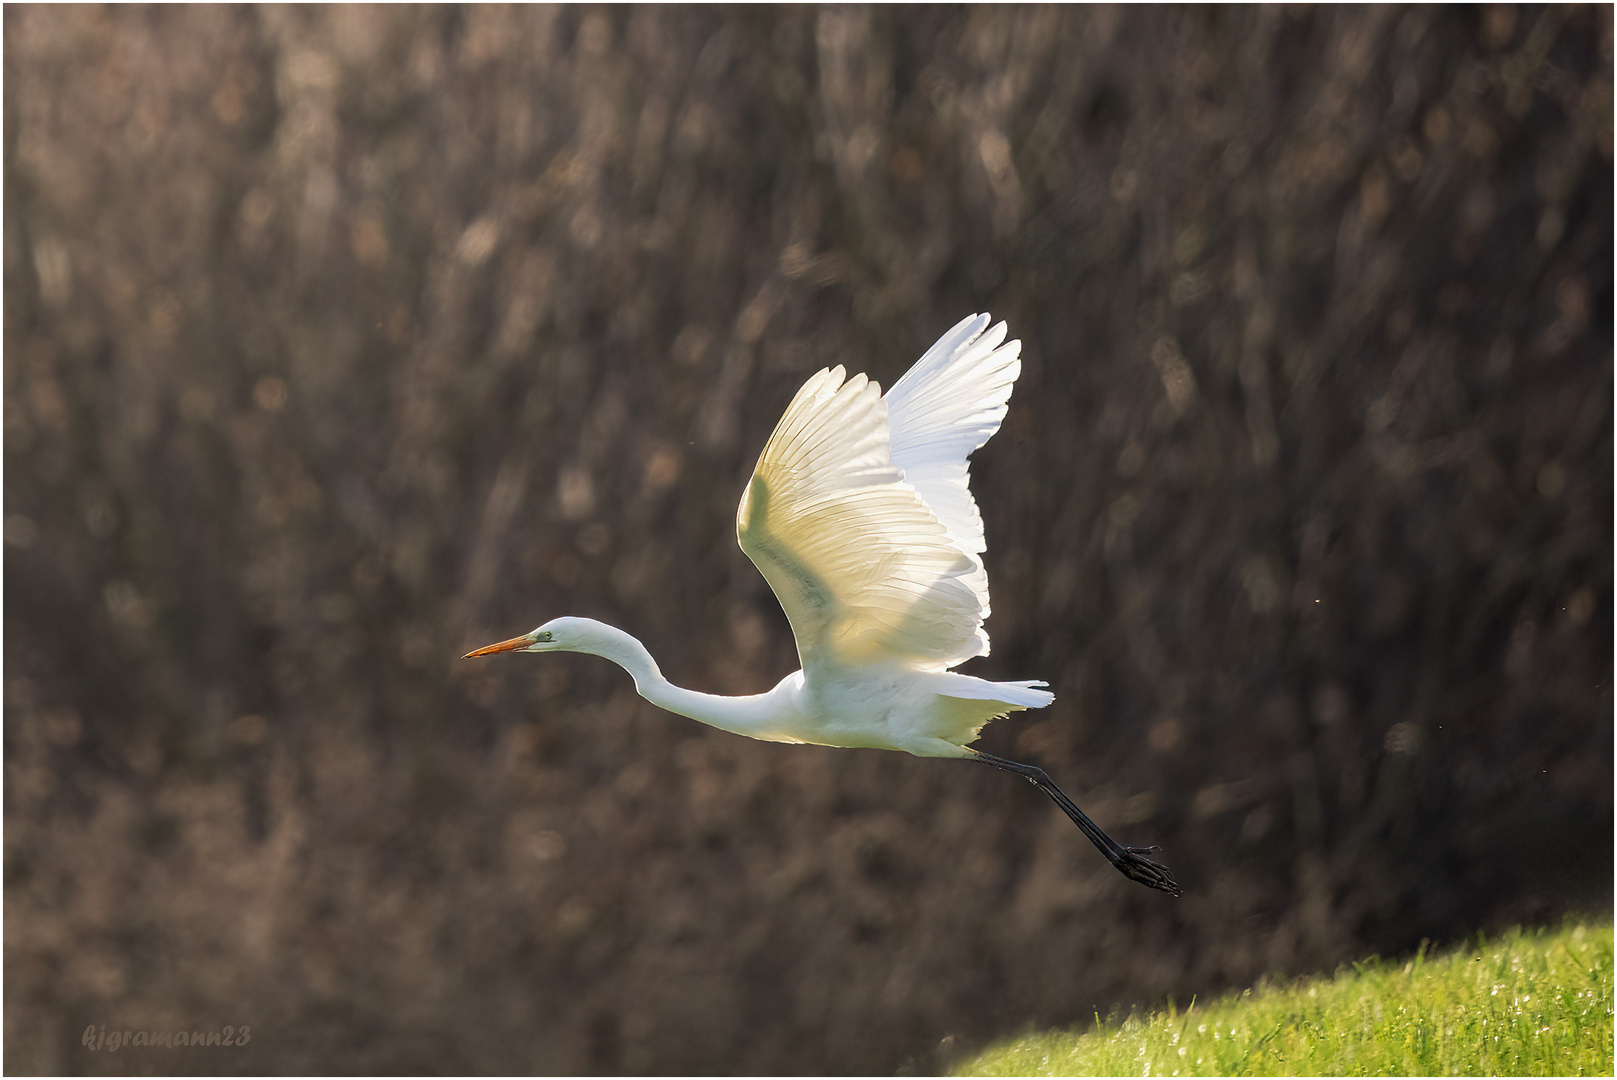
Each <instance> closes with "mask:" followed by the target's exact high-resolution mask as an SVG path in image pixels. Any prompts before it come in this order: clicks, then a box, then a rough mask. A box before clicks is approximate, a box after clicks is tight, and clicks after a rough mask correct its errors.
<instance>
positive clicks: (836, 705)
mask: <svg viewBox="0 0 1617 1080" xmlns="http://www.w3.org/2000/svg"><path fill="white" fill-rule="evenodd" d="M1002 343H1003V344H1002ZM1020 350H1021V342H1020V341H1014V340H1013V341H1009V342H1007V341H1005V324H1004V323H998V324H996V325H995V326H994V327H993V328H992V329H988V316H987V315H972V316H970V317H969V318H966V319H963V320H961V321H960V322H959V323H958V324H956V325H955V327H954V328H953V329H952V330H950V331H949V332H948V333H946V334H944V335H943V337H941V338H939V339H938V342H937V344H935V345H933V346H932V347H931V348H930V349H928V350H927V351H926V354H925V355H924V356H922V357H921V359H920V360H919V361H917V362H916V364H915V366H914V367H912V368H910V370H909V372H908V373H907V374H906V375H904V377H903V378H901V379H899V380H898V382H897V383H896V384H895V385H894V386H893V388H892V389H891V390H889V391H888V392H887V395H886V396H885V397H883V396H882V393H881V388H880V387H879V386H878V385H877V384H876V383H874V382H871V381H870V380H869V379H868V378H866V377H865V376H864V375H855V376H853V377H852V378H847V377H846V376H845V373H844V371H843V369H842V367H841V366H840V365H838V366H837V367H834V368H831V369H829V370H821V371H820V372H819V373H818V374H816V375H815V376H814V377H812V378H811V379H809V380H808V382H806V383H804V384H803V388H802V389H801V390H799V391H798V392H797V396H796V397H794V398H792V402H791V404H790V405H788V406H787V407H786V414H785V415H784V416H782V417H781V420H780V423H779V424H778V425H776V427H775V433H774V434H773V435H771V436H770V438H769V442H768V443H767V444H766V445H765V446H764V451H763V454H762V455H760V456H759V458H758V466H757V468H756V469H755V470H754V471H753V474H752V480H751V481H750V482H749V483H748V484H747V490H746V492H745V493H744V494H743V495H742V496H741V506H740V509H739V510H737V512H736V536H737V538H738V539H739V540H740V542H741V550H742V551H744V552H746V553H747V557H748V558H749V559H751V560H752V561H753V563H754V564H755V565H756V566H757V567H758V569H759V570H760V571H761V572H762V573H763V575H764V578H765V580H767V581H768V582H769V585H770V588H772V589H774V590H775V596H776V597H777V598H779V600H780V605H781V607H782V608H784V609H785V610H786V617H787V619H788V620H789V621H790V622H791V626H792V634H793V636H794V637H795V638H796V639H797V655H798V659H799V660H800V661H801V662H802V665H803V667H802V670H800V671H794V672H793V673H792V674H790V675H788V676H786V677H785V678H784V679H782V680H781V681H780V682H779V683H778V684H777V685H776V686H775V688H774V689H773V690H770V691H769V692H768V693H764V694H752V695H749V696H745V697H724V696H721V695H717V694H704V693H700V692H698V691H695V690H686V689H683V688H682V687H678V686H675V685H674V684H673V683H671V682H669V681H668V680H667V679H665V678H663V675H662V672H661V671H659V670H658V669H657V663H656V661H655V660H653V659H652V658H651V653H649V652H648V651H647V650H646V647H645V646H644V645H642V644H640V642H639V641H638V640H636V639H635V638H633V637H631V636H630V635H629V634H626V633H624V632H623V631H622V630H619V629H617V628H616V627H613V626H608V625H606V624H605V623H600V622H596V621H595V620H593V619H581V618H576V617H572V616H566V617H563V618H559V619H553V620H551V621H550V622H547V623H545V624H544V625H543V626H540V627H538V628H537V629H534V630H532V631H530V632H528V633H526V634H524V635H522V636H521V637H516V638H512V639H510V640H509V641H501V642H499V643H497V644H494V645H489V646H486V647H484V648H481V649H478V650H476V651H474V652H470V653H467V654H466V656H467V657H473V656H487V655H489V654H491V653H503V652H533V653H539V652H582V653H593V654H595V655H596V656H604V657H605V658H606V659H608V660H611V661H612V662H613V663H615V664H617V665H618V666H620V667H622V668H623V669H624V670H625V671H627V672H628V673H629V674H630V675H632V676H633V677H634V682H635V689H636V690H638V691H639V692H640V696H641V697H644V698H645V699H646V700H647V701H650V702H651V703H652V704H654V705H657V706H660V707H661V708H664V709H667V710H669V711H670V712H675V713H679V714H680V715H682V716H688V717H690V718H691V719H692V720H699V721H701V722H702V723H704V724H709V725H711V726H713V727H716V728H720V729H722V730H724V731H731V732H734V733H736V734H737V735H746V736H749V737H751V738H754V739H764V740H767V741H770V742H784V743H812V744H815V745H818V746H842V747H869V748H875V749H881V750H902V751H905V752H906V753H910V754H914V755H916V756H917V757H942V758H966V759H968V760H972V761H980V762H983V763H984V764H987V765H992V766H994V767H995V768H999V769H1005V770H1008V771H1010V772H1014V773H1017V774H1018V775H1020V776H1023V777H1025V778H1026V779H1028V780H1029V781H1031V782H1032V783H1033V784H1035V785H1036V786H1038V788H1039V789H1040V790H1041V791H1043V792H1044V793H1045V794H1046V795H1048V796H1049V797H1050V798H1051V799H1052V800H1054V801H1055V803H1056V805H1057V806H1059V807H1061V809H1062V810H1063V811H1065V812H1066V815H1067V816H1068V817H1069V818H1071V819H1072V820H1073V822H1074V823H1075V824H1076V825H1077V826H1078V828H1080V829H1081V830H1083V833H1084V835H1085V836H1087V837H1089V839H1090V840H1091V841H1092V842H1093V843H1094V845H1095V846H1096V847H1097V848H1099V849H1100V851H1101V854H1103V855H1105V856H1106V858H1107V860H1108V861H1110V862H1111V864H1112V865H1113V866H1114V867H1116V868H1117V869H1118V870H1120V871H1122V873H1123V874H1125V875H1126V876H1128V877H1130V878H1132V879H1134V880H1135V881H1138V882H1140V883H1141V884H1143V885H1148V886H1150V887H1151V888H1153V889H1160V890H1162V891H1163V892H1166V893H1171V894H1173V895H1175V896H1177V895H1179V886H1178V884H1177V883H1176V882H1175V881H1174V878H1173V874H1171V873H1170V872H1169V871H1168V868H1167V867H1165V866H1163V865H1161V864H1160V863H1157V862H1155V861H1153V860H1152V859H1150V858H1148V855H1149V853H1150V852H1152V851H1155V850H1156V849H1155V848H1150V847H1146V848H1139V847H1124V846H1123V845H1121V844H1118V843H1117V842H1116V841H1114V840H1113V839H1112V838H1111V837H1109V836H1107V835H1106V834H1105V833H1104V832H1102V831H1101V829H1100V827H1099V826H1098V825H1096V824H1095V823H1094V822H1093V821H1091V820H1090V819H1089V818H1088V816H1087V815H1085V814H1084V812H1083V811H1082V810H1080V809H1078V807H1077V806H1075V805H1074V804H1073V802H1072V800H1071V799H1069V798H1067V796H1066V794H1065V793H1063V792H1062V790H1061V789H1060V788H1058V787H1056V785H1055V784H1054V782H1052V781H1051V779H1050V778H1049V777H1048V776H1046V775H1045V773H1044V770H1042V769H1039V768H1037V767H1035V766H1032V765H1023V764H1020V763H1018V762H1014V761H1007V760H1005V759H1004V758H999V757H994V756H992V755H990V754H985V753H983V752H982V751H980V750H973V749H972V748H971V747H970V746H969V745H968V744H970V743H971V742H972V741H974V740H975V739H976V738H977V734H978V732H980V731H981V730H982V729H983V726H984V725H985V724H987V723H988V721H990V720H992V719H995V718H997V717H1002V716H1004V715H1006V714H1007V713H1010V712H1016V711H1020V710H1022V709H1042V708H1043V707H1044V706H1046V705H1048V704H1050V703H1051V702H1052V701H1054V700H1055V695H1053V694H1051V693H1050V692H1049V691H1048V690H1045V689H1042V688H1043V687H1044V686H1045V685H1046V684H1045V683H1042V682H1037V681H1018V682H989V681H988V680H986V679H979V678H977V677H976V676H973V675H963V674H961V673H959V672H956V671H951V670H950V669H951V668H953V667H954V666H955V665H957V664H960V663H961V662H963V661H965V660H968V659H970V658H971V657H973V656H985V655H987V653H988V635H987V633H985V632H984V630H983V620H984V619H985V618H987V617H988V610H989V608H988V574H987V572H986V571H985V570H984V568H983V561H982V554H983V552H984V551H985V550H986V549H987V544H986V542H985V541H984V538H983V520H982V515H981V514H979V513H978V511H977V504H976V502H975V501H973V499H972V497H971V489H970V486H969V484H970V473H969V471H968V460H967V459H968V458H969V457H970V456H971V453H972V452H973V451H974V450H976V449H977V448H978V447H980V446H982V445H983V444H984V443H986V442H987V441H988V439H989V438H990V437H991V436H992V435H993V434H994V432H995V431H997V430H999V425H1000V422H1001V421H1002V420H1003V419H1004V418H1005V410H1006V402H1008V401H1009V400H1010V396H1011V387H1012V386H1013V385H1014V384H1015V383H1016V377H1017V376H1018V375H1019V374H1021V371H1022V361H1021V359H1020V357H1019V353H1020Z"/></svg>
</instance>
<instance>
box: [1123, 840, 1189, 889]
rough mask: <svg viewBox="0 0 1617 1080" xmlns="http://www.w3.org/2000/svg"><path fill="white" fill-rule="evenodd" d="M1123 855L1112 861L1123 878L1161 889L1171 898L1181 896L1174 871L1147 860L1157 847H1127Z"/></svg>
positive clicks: (1154, 861)
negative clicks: (1174, 877)
mask: <svg viewBox="0 0 1617 1080" xmlns="http://www.w3.org/2000/svg"><path fill="white" fill-rule="evenodd" d="M1121 850H1122V852H1123V853H1122V855H1120V856H1119V857H1117V858H1115V859H1113V860H1112V865H1113V866H1115V867H1117V869H1118V870H1119V871H1121V872H1122V874H1123V876H1124V877H1126V878H1129V879H1131V880H1133V881H1138V882H1139V883H1140V884H1141V885H1147V886H1150V887H1151V888H1153V889H1159V890H1161V891H1162V892H1165V893H1167V894H1168V895H1169V896H1178V895H1179V883H1178V882H1177V881H1175V880H1174V879H1173V871H1171V870H1169V869H1168V868H1167V867H1166V866H1163V865H1162V864H1161V863H1159V862H1157V861H1156V860H1154V859H1148V858H1146V856H1147V855H1149V854H1150V853H1151V852H1153V851H1159V850H1161V849H1160V848H1157V847H1154V846H1153V847H1126V848H1122V849H1121Z"/></svg>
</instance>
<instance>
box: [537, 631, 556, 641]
mask: <svg viewBox="0 0 1617 1080" xmlns="http://www.w3.org/2000/svg"><path fill="white" fill-rule="evenodd" d="M537 640H539V641H554V640H555V635H554V634H552V633H551V632H550V631H549V630H546V631H545V632H544V633H542V634H540V635H539V637H538V639H537Z"/></svg>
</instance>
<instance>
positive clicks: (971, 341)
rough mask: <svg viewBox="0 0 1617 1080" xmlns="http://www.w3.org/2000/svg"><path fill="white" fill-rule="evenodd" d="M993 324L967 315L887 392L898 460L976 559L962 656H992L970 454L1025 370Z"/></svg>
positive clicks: (1001, 415) (1015, 347) (1016, 349)
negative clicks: (973, 601)
mask: <svg viewBox="0 0 1617 1080" xmlns="http://www.w3.org/2000/svg"><path fill="white" fill-rule="evenodd" d="M987 327H988V316H987V315H972V316H969V317H968V318H965V319H961V320H960V322H958V323H956V324H955V326H954V328H953V329H952V330H950V331H949V332H948V333H947V334H944V335H943V336H942V337H941V338H939V339H938V342H937V344H935V345H933V346H932V347H931V348H930V349H928V350H927V351H926V353H925V355H923V356H922V357H921V359H919V360H917V361H916V362H915V366H914V367H912V368H910V369H909V371H908V372H906V373H905V374H904V377H903V378H901V379H899V380H898V382H896V383H895V384H893V388H892V389H891V390H889V391H887V426H888V428H889V430H890V433H891V434H890V443H891V449H890V454H891V458H892V462H893V464H894V465H897V466H898V467H899V468H900V469H902V470H903V471H904V479H905V481H906V482H907V483H908V484H910V486H912V487H914V488H915V490H916V491H918V492H920V494H921V497H922V498H923V499H925V500H926V504H927V505H928V506H929V507H931V509H932V512H933V513H934V514H936V515H937V517H938V520H939V521H941V522H942V523H943V527H944V528H945V529H947V530H948V532H949V536H950V538H951V539H952V540H954V542H955V543H956V544H958V545H959V546H960V549H961V550H962V551H963V552H965V553H966V554H967V556H968V557H969V558H970V559H971V561H972V563H973V567H974V569H973V571H972V573H970V574H967V575H966V576H965V577H964V578H963V579H962V580H963V581H964V582H965V583H966V584H967V585H968V586H969V587H970V588H971V590H972V592H973V593H974V594H975V595H976V597H977V603H978V606H979V608H980V612H979V615H978V621H977V626H976V628H975V636H976V639H977V645H978V647H977V648H975V649H973V650H972V651H970V652H968V653H966V654H965V656H963V657H961V659H965V658H966V657H970V656H986V655H988V634H987V633H986V632H985V631H984V630H983V629H982V620H983V619H986V618H988V612H989V606H988V572H987V571H986V570H985V569H984V568H983V562H982V558H981V555H982V553H983V552H984V551H985V550H987V547H988V544H987V541H986V540H985V539H984V537H983V518H982V515H981V514H980V513H978V511H977V503H976V501H975V500H974V499H972V497H971V472H970V468H969V465H968V462H967V459H968V458H969V457H970V456H971V453H972V451H974V450H976V449H977V448H978V447H980V446H982V445H983V444H984V443H986V442H987V441H988V440H989V439H990V438H992V437H993V435H994V432H996V431H998V430H999V425H1000V422H1001V421H1003V420H1004V419H1005V410H1006V407H1007V406H1006V403H1007V402H1009V401H1010V398H1011V388H1012V387H1013V386H1015V385H1016V378H1017V376H1018V375H1020V374H1021V373H1022V360H1021V356H1020V354H1021V350H1022V343H1021V342H1020V341H1016V340H1014V339H1013V340H1011V341H1005V324H1004V323H997V324H995V325H994V327H993V328H992V329H987V332H986V333H985V332H984V330H985V328H987ZM1001 342H1004V344H1001Z"/></svg>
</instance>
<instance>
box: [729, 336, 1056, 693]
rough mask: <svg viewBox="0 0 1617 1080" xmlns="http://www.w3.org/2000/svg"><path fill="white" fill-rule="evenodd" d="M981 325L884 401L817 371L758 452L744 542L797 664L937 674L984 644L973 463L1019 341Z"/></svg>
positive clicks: (872, 389)
mask: <svg viewBox="0 0 1617 1080" xmlns="http://www.w3.org/2000/svg"><path fill="white" fill-rule="evenodd" d="M987 324H988V318H987V316H985V315H974V316H972V317H970V318H968V319H965V320H963V321H961V322H960V323H959V324H958V325H956V326H955V327H954V328H953V329H952V330H950V331H949V332H948V333H946V334H945V335H943V337H942V338H940V339H939V340H938V343H937V344H935V345H934V346H932V348H931V349H929V350H927V352H926V353H925V354H924V355H923V356H922V357H921V359H920V360H919V361H917V362H916V364H915V366H914V367H912V368H911V369H910V371H909V372H908V373H907V374H906V375H905V376H904V377H903V378H901V379H900V380H899V381H898V383H897V384H895V385H894V387H893V388H892V390H890V391H889V392H888V394H887V396H886V397H885V398H883V397H882V396H881V392H880V388H879V387H878V386H877V385H876V384H875V383H873V382H871V381H870V380H869V379H867V378H866V377H865V376H863V375H855V376H853V377H852V378H846V376H845V372H844V370H843V368H842V367H841V366H838V367H835V368H832V369H830V370H822V371H820V372H818V373H817V374H815V375H814V376H812V377H811V378H810V379H809V380H808V381H807V382H806V383H804V385H803V387H802V389H800V390H799V391H798V392H797V395H796V396H795V397H794V398H793V399H792V402H791V404H790V405H788V406H787V408H786V412H785V415H783V416H782V417H781V420H780V423H779V424H778V425H776V428H775V432H774V434H773V435H772V436H771V437H770V439H769V442H768V444H767V445H766V446H765V447H764V450H763V453H762V454H761V455H760V456H759V459H758V466H757V468H756V469H755V470H754V473H753V477H752V480H751V482H750V483H749V484H748V487H747V491H746V492H745V494H744V495H743V496H742V500H741V505H740V507H739V509H738V510H737V514H736V531H737V536H738V539H739V540H740V542H741V547H742V550H744V551H745V552H746V553H747V556H748V557H749V558H751V559H752V561H753V563H754V564H756V565H757V567H758V569H759V571H760V572H762V573H763V575H764V577H765V579H766V580H768V582H769V584H770V586H771V587H772V588H773V589H774V591H775V594H776V596H777V597H778V598H779V599H780V603H781V606H782V607H783V608H784V609H785V611H786V616H787V619H788V620H789V621H790V622H791V624H792V632H793V634H794V636H795V637H796V638H797V647H798V654H799V656H800V658H801V659H802V662H803V667H804V670H805V671H809V670H811V669H812V668H813V667H814V666H815V665H816V663H817V662H824V663H838V664H848V663H867V664H868V663H881V662H891V663H895V664H897V665H899V666H901V667H905V668H909V669H912V670H922V671H925V670H931V671H940V672H941V671H943V670H944V669H946V668H949V667H952V666H954V665H955V664H958V663H960V662H961V661H962V660H965V659H968V658H969V657H972V656H976V655H980V654H984V653H986V652H987V651H988V638H987V635H986V634H985V633H984V632H983V630H982V622H983V619H984V618H986V617H987V615H988V610H989V605H988V577H987V574H986V573H985V572H984V569H983V564H982V560H981V558H980V556H981V554H982V552H983V550H984V548H985V547H986V544H985V543H984V539H983V526H982V517H981V515H980V514H979V513H978V510H977V504H976V503H975V501H973V499H972V497H971V491H970V487H969V482H970V474H969V471H968V466H967V458H968V456H969V455H970V454H971V452H972V451H974V450H976V449H977V448H978V447H980V446H981V445H982V444H983V443H985V442H987V441H988V439H989V437H990V436H992V435H993V434H994V432H995V431H996V430H997V429H998V428H999V424H1000V421H1001V420H1003V419H1004V416H1005V409H1006V402H1007V400H1008V399H1009V397H1010V393H1011V388H1012V386H1013V385H1014V383H1015V381H1016V377H1017V374H1018V373H1019V372H1020V361H1019V359H1018V350H1019V348H1020V343H1018V342H1016V341H1012V342H1009V343H1007V344H1004V345H1002V344H1001V342H1003V341H1004V338H1005V325H1004V324H1003V323H1000V324H998V325H996V326H994V327H993V328H992V329H991V330H988V331H987V332H986V333H984V328H985V327H986V326H987ZM963 696H964V695H963ZM1030 697H1031V695H1030ZM1029 704H1032V701H1031V700H1030V702H1029Z"/></svg>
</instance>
